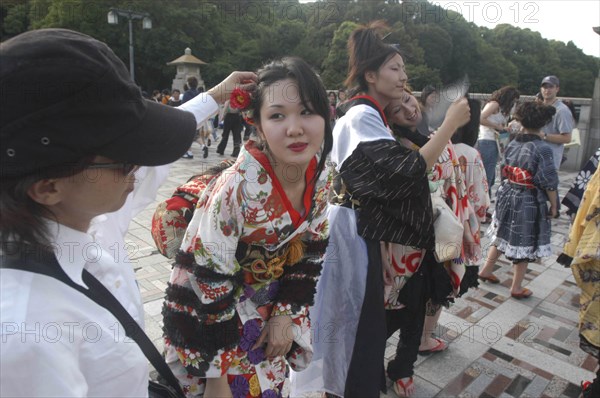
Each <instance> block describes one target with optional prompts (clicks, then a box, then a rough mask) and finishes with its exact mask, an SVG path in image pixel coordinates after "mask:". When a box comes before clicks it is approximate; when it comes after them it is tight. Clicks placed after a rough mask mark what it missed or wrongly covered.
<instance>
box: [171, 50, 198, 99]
mask: <svg viewBox="0 0 600 398" xmlns="http://www.w3.org/2000/svg"><path fill="white" fill-rule="evenodd" d="M167 65H174V66H176V67H177V74H176V75H175V79H173V84H172V87H171V89H173V90H174V89H178V90H179V91H181V93H182V94H183V85H184V84H185V83H186V82H187V79H188V77H191V76H195V77H196V78H197V79H198V90H200V91H206V87H205V85H204V80H202V75H201V74H200V65H206V62H204V61H202V60H201V59H199V58H196V57H194V56H193V55H192V50H191V49H190V48H186V49H185V53H184V54H183V55H182V56H181V57H179V58H177V59H176V60H173V61H171V62H167Z"/></svg>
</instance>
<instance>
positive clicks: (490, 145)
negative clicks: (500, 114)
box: [475, 140, 498, 198]
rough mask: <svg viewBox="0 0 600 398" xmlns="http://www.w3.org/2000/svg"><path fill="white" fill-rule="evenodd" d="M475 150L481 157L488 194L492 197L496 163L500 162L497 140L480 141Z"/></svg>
mask: <svg viewBox="0 0 600 398" xmlns="http://www.w3.org/2000/svg"><path fill="white" fill-rule="evenodd" d="M475 148H477V150H478V151H479V154H480V155H481V160H482V161H483V168H484V169H485V175H486V177H487V183H488V192H489V194H490V198H491V197H492V187H493V186H494V183H495V182H496V163H497V162H498V145H497V144H496V140H478V141H477V144H476V145H475Z"/></svg>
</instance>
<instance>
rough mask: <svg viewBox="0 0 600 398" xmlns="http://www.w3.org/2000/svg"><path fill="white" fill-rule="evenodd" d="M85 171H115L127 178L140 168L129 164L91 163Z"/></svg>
mask: <svg viewBox="0 0 600 398" xmlns="http://www.w3.org/2000/svg"><path fill="white" fill-rule="evenodd" d="M86 168H87V169H117V170H120V171H121V173H123V175H124V176H126V177H128V176H130V175H132V174H133V173H135V172H136V171H137V170H138V169H139V168H140V166H138V165H135V164H131V163H91V164H89V165H88V166H86Z"/></svg>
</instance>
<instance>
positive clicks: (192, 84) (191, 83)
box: [187, 76, 198, 88]
mask: <svg viewBox="0 0 600 398" xmlns="http://www.w3.org/2000/svg"><path fill="white" fill-rule="evenodd" d="M187 84H188V86H189V87H190V88H198V79H197V78H196V76H190V77H188V79H187Z"/></svg>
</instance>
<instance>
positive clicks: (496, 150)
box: [477, 86, 520, 198]
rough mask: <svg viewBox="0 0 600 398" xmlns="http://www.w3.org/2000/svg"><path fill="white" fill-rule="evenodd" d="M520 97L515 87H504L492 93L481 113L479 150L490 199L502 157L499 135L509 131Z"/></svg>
mask: <svg viewBox="0 0 600 398" xmlns="http://www.w3.org/2000/svg"><path fill="white" fill-rule="evenodd" d="M519 97H520V93H519V90H517V89H516V88H515V87H512V86H504V87H502V88H500V89H498V90H496V91H494V92H493V93H492V96H491V97H490V100H489V101H488V103H487V104H485V106H484V107H483V110H482V111H481V118H480V127H479V138H478V140H477V150H479V153H480V154H481V159H482V160H483V166H484V167H485V174H486V176H487V182H488V193H489V195H490V198H491V197H492V187H493V186H494V183H495V182H496V163H497V162H498V157H499V155H500V146H499V135H500V132H502V131H505V130H506V129H507V123H508V118H509V117H510V111H511V110H512V108H513V106H514V104H515V103H516V101H517V100H518V99H519Z"/></svg>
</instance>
